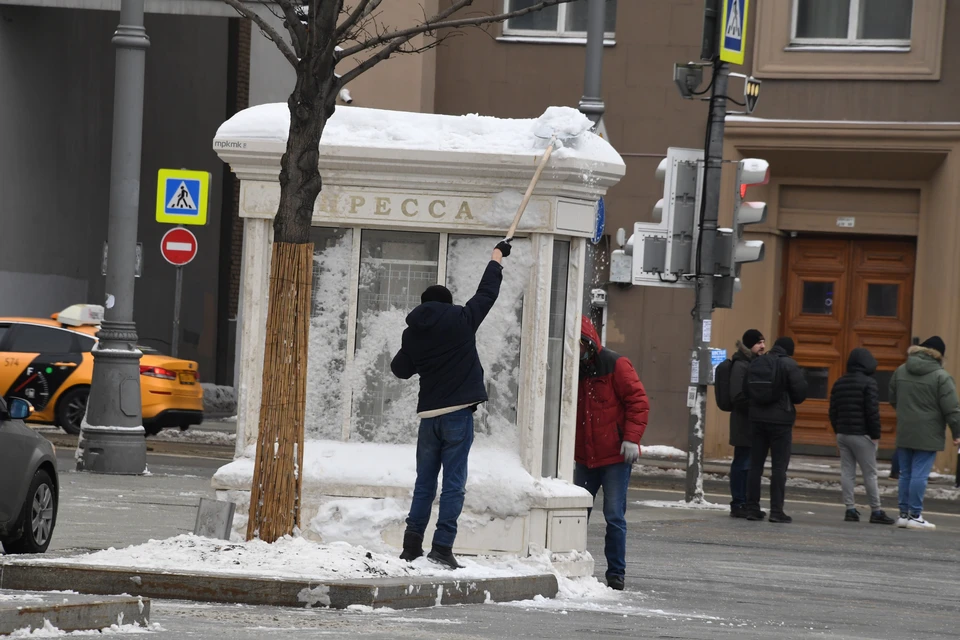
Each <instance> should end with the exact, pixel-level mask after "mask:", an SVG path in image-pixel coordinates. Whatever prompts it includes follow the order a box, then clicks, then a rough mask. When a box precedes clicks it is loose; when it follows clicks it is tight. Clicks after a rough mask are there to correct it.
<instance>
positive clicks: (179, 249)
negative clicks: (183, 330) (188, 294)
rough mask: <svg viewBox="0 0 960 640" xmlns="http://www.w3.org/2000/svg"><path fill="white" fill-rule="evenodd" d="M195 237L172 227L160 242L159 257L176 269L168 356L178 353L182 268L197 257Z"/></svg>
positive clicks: (176, 355)
mask: <svg viewBox="0 0 960 640" xmlns="http://www.w3.org/2000/svg"><path fill="white" fill-rule="evenodd" d="M198 249H199V247H198V246H197V237H196V236H195V235H193V232H191V231H190V230H189V229H185V228H183V227H174V228H173V229H170V230H169V231H167V232H166V233H165V234H163V238H161V240H160V255H162V256H163V259H164V260H166V261H167V262H169V263H170V264H172V265H173V266H174V267H176V268H177V280H176V287H175V288H174V294H173V337H172V338H171V339H170V355H171V356H173V357H174V358H176V357H178V355H179V352H180V306H181V305H180V301H181V299H182V297H183V267H184V265H186V264H190V263H191V262H193V259H194V258H196V257H197V251H198Z"/></svg>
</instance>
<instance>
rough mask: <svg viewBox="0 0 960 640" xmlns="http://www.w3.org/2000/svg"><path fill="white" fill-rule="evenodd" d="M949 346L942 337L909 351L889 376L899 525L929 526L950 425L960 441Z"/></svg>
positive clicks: (959, 405)
mask: <svg viewBox="0 0 960 640" xmlns="http://www.w3.org/2000/svg"><path fill="white" fill-rule="evenodd" d="M945 351H946V345H944V343H943V340H942V339H941V338H940V336H933V337H932V338H928V339H927V340H925V341H924V342H922V343H920V344H919V345H918V346H914V347H910V349H909V350H908V351H907V362H906V364H902V365H900V366H899V367H897V370H896V371H894V373H893V377H892V378H890V387H889V393H890V404H892V405H893V407H894V408H895V409H896V410H897V449H898V451H899V455H900V484H899V486H898V487H897V489H898V491H897V493H898V496H899V501H900V518H899V519H898V520H897V526H898V527H901V528H907V529H918V530H921V531H930V530H932V529H935V528H936V526H935V525H934V524H933V523H932V522H927V521H926V520H925V519H924V518H923V496H924V493H926V491H927V479H928V478H929V476H930V470H931V469H932V468H933V462H934V459H935V458H936V457H937V452H938V451H943V447H944V438H943V432H944V428H945V426H949V427H950V431H951V432H952V433H953V444H955V445H960V401H958V399H957V385H956V383H955V382H954V381H953V376H951V375H950V374H949V373H947V371H946V369H944V368H943V354H944V352H945Z"/></svg>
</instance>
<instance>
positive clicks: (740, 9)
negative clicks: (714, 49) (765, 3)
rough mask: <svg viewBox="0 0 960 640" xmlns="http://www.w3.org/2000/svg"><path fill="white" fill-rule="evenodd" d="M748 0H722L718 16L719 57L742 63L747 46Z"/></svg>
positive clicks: (723, 59) (734, 62) (730, 61)
mask: <svg viewBox="0 0 960 640" xmlns="http://www.w3.org/2000/svg"><path fill="white" fill-rule="evenodd" d="M749 8H750V0H723V12H722V14H721V17H720V59H721V60H722V61H724V62H729V63H730V64H743V58H744V51H745V49H746V46H747V11H748V10H749Z"/></svg>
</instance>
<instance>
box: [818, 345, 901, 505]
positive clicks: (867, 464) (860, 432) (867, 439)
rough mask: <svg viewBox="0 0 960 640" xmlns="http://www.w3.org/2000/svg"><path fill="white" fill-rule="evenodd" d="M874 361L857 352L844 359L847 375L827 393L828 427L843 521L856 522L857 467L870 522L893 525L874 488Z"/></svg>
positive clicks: (877, 396) (877, 409)
mask: <svg viewBox="0 0 960 640" xmlns="http://www.w3.org/2000/svg"><path fill="white" fill-rule="evenodd" d="M876 371H877V359H876V358H874V357H873V354H872V353H870V351H869V350H867V349H864V348H857V349H854V350H853V351H851V352H850V357H849V358H847V373H846V374H845V375H843V376H842V377H841V378H840V379H839V380H837V381H836V382H835V383H834V385H833V389H832V390H831V391H830V424H831V426H833V430H834V432H835V433H836V434H837V448H839V449H840V488H841V493H842V496H843V502H844V504H845V505H846V507H847V512H846V514H845V515H844V518H843V519H844V520H846V521H847V522H859V521H860V512H859V511H857V507H856V503H855V500H854V494H853V490H854V487H855V486H856V479H857V465H858V464H859V465H860V471H861V473H863V484H864V486H865V487H866V489H867V499H868V500H869V501H870V522H872V523H874V524H893V523H894V520H893V518H890V517H889V516H887V514H885V513H884V512H883V511H882V510H881V509H880V490H879V488H878V486H877V447H878V445H879V443H880V394H879V391H878V389H877V381H876V380H875V379H874V377H873V374H874V373H876Z"/></svg>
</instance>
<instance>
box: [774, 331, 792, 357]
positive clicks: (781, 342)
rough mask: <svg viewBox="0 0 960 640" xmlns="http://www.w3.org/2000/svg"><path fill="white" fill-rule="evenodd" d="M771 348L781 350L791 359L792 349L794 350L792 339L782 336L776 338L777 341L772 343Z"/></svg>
mask: <svg viewBox="0 0 960 640" xmlns="http://www.w3.org/2000/svg"><path fill="white" fill-rule="evenodd" d="M773 346H775V347H780V348H781V349H783V350H784V351H786V352H787V355H788V356H791V357H793V349H794V344H793V338H791V337H789V336H782V337H780V338H777V341H776V342H774V343H773Z"/></svg>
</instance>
